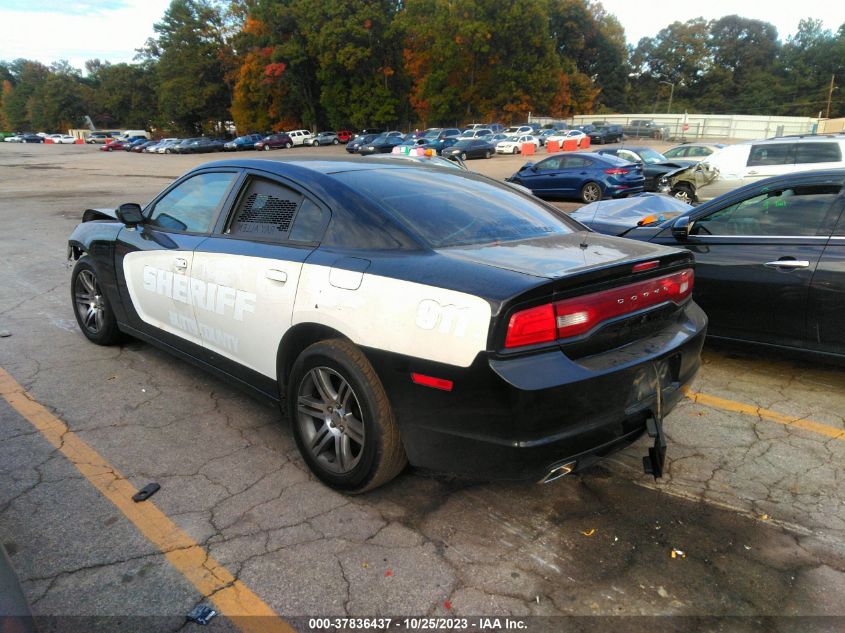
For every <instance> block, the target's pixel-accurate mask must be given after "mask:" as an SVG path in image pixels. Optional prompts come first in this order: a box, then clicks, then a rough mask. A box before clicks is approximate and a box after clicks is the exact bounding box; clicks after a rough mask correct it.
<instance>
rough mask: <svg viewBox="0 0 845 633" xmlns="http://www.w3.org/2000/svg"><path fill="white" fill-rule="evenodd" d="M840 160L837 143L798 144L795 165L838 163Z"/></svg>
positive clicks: (840, 154)
mask: <svg viewBox="0 0 845 633" xmlns="http://www.w3.org/2000/svg"><path fill="white" fill-rule="evenodd" d="M841 160H842V151H841V150H840V149H839V143H798V145H796V146H795V162H796V163H838V162H840V161H841Z"/></svg>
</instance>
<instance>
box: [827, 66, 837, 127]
mask: <svg viewBox="0 0 845 633" xmlns="http://www.w3.org/2000/svg"><path fill="white" fill-rule="evenodd" d="M835 76H836V75H831V76H830V89H829V90H828V91H827V112H826V113H825V115H824V118H826V119H829V118H830V102H831V101H832V100H833V78H834V77H835Z"/></svg>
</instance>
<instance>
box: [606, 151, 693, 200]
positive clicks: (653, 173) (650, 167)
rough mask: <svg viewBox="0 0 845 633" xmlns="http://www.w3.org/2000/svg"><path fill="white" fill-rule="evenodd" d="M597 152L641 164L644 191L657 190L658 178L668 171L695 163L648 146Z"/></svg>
mask: <svg viewBox="0 0 845 633" xmlns="http://www.w3.org/2000/svg"><path fill="white" fill-rule="evenodd" d="M598 153H599V154H607V155H610V156H617V157H619V158H622V159H624V160H626V161H628V162H631V163H639V164H641V165H642V167H643V176H645V184H644V185H643V186H644V187H645V190H646V191H657V186H658V184H659V183H660V179H661V178H662V177H663V176H665V175H666V174H668V173H669V172H673V171H677V170H678V169H680V168H682V167H689V166H690V165H694V164H695V161H691V160H677V159H676V160H670V159H669V158H666V157H665V156H664V155H663V154H661V153H660V152H656V151H654V150H653V149H651V148H650V147H616V148H613V149H600V150H599V151H598Z"/></svg>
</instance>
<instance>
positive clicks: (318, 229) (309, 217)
mask: <svg viewBox="0 0 845 633" xmlns="http://www.w3.org/2000/svg"><path fill="white" fill-rule="evenodd" d="M330 219H331V215H330V214H329V212H328V211H326V210H324V209H323V208H322V207H319V206H317V205H316V204H314V203H313V202H311V200H309V199H308V198H305V199H304V200H303V201H302V204H301V205H300V207H299V212H298V213H297V214H296V219H295V220H294V221H293V228H292V229H291V232H290V239H292V240H295V241H297V242H319V241H320V240H321V239H322V238H323V233H325V231H326V226H328V224H329V220H330Z"/></svg>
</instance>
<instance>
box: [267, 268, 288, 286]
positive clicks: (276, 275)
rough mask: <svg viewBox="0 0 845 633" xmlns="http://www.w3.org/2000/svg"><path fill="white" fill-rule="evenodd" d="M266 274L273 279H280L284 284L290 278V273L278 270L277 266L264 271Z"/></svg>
mask: <svg viewBox="0 0 845 633" xmlns="http://www.w3.org/2000/svg"><path fill="white" fill-rule="evenodd" d="M264 276H265V277H267V279H269V280H271V281H278V282H279V283H282V284H283V283H285V282H286V281H287V280H288V274H287V273H286V272H285V271H283V270H276V269H275V268H270V269H268V270H266V271H264Z"/></svg>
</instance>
